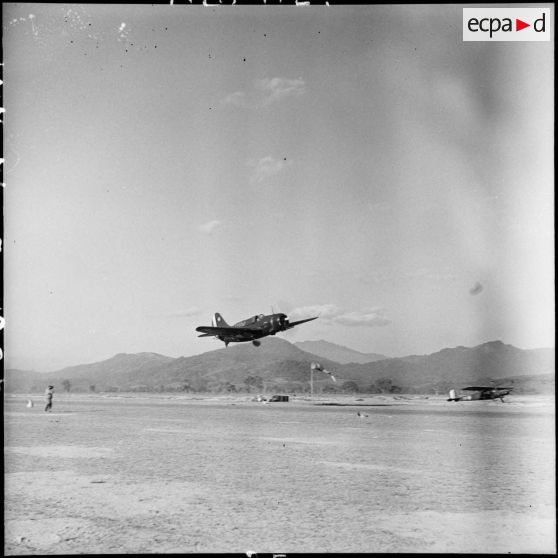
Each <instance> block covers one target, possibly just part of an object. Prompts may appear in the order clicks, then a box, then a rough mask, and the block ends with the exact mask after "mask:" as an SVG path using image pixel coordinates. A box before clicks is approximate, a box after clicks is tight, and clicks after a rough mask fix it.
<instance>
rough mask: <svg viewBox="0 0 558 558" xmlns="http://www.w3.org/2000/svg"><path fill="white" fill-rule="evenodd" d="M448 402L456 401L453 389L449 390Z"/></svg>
mask: <svg viewBox="0 0 558 558" xmlns="http://www.w3.org/2000/svg"><path fill="white" fill-rule="evenodd" d="M448 401H457V396H456V394H455V390H454V389H450V390H449V399H448Z"/></svg>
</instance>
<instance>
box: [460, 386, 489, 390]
mask: <svg viewBox="0 0 558 558" xmlns="http://www.w3.org/2000/svg"><path fill="white" fill-rule="evenodd" d="M487 389H489V390H493V389H494V386H471V387H466V388H463V391H486V390H487Z"/></svg>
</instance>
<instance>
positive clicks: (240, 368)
mask: <svg viewBox="0 0 558 558" xmlns="http://www.w3.org/2000/svg"><path fill="white" fill-rule="evenodd" d="M324 343H325V342H324ZM301 345H302V344H292V343H289V342H288V341H285V340H283V339H279V338H273V337H269V338H266V339H263V340H262V344H261V347H258V348H257V347H254V346H253V345H252V344H250V343H242V344H237V345H231V346H229V347H228V348H220V349H216V350H213V351H209V352H206V353H202V354H199V355H195V356H190V357H179V358H173V357H168V356H164V355H160V354H156V353H138V354H118V355H115V356H114V357H112V358H110V359H108V360H104V361H102V362H96V363H93V364H83V365H78V366H72V367H68V368H64V369H62V370H59V371H55V372H48V373H38V372H29V371H23V370H9V369H8V370H6V371H5V389H6V391H7V392H19V393H42V392H43V391H44V389H45V387H46V385H48V384H49V383H52V384H54V385H55V386H56V391H57V392H58V393H60V392H61V391H63V385H62V382H64V381H65V380H67V381H69V382H70V384H71V388H70V389H71V391H93V390H95V391H172V390H175V391H212V392H227V391H248V390H253V391H264V390H266V389H267V390H268V391H270V390H273V391H278V392H279V391H298V392H301V391H305V390H308V389H309V380H310V363H311V362H312V361H315V360H318V361H319V362H320V363H321V364H322V365H323V366H324V368H326V369H327V370H329V371H330V372H332V373H333V374H334V375H335V376H336V378H337V379H338V381H337V383H334V382H332V380H331V378H330V377H329V376H328V375H326V374H322V373H319V372H315V373H314V375H313V377H314V385H315V388H316V390H318V391H319V390H322V389H323V390H342V389H355V384H356V386H357V387H358V389H360V390H361V391H368V392H374V390H376V391H378V390H380V391H385V390H389V389H397V390H399V391H402V392H407V393H432V392H433V391H435V390H440V391H446V390H448V389H450V388H452V387H453V388H461V387H465V386H467V385H471V384H472V383H475V384H478V383H488V382H490V381H491V380H494V381H497V382H509V381H512V380H513V382H514V386H516V392H521V390H523V391H525V392H529V393H548V392H549V391H554V365H555V361H554V358H555V351H554V349H536V350H522V349H518V348H516V347H513V346H512V345H506V344H504V343H502V342H501V341H493V342H490V343H484V344H483V345H479V346H477V347H471V348H468V347H455V348H451V349H449V348H448V349H443V350H441V351H439V352H436V353H433V354H430V355H422V356H417V355H412V356H407V357H401V358H386V359H383V360H378V361H375V362H367V363H355V362H350V363H340V362H335V361H334V360H330V359H329V358H325V357H324V356H323V355H319V356H318V355H317V354H315V353H312V352H309V351H305V350H303V349H302V348H301ZM331 345H334V344H331ZM302 346H308V345H307V344H304V345H302ZM320 347H323V345H321V344H320V345H319V346H318V348H320ZM339 347H340V346H339ZM334 348H335V345H334ZM340 348H341V349H346V350H345V351H344V352H343V351H339V354H351V353H358V352H357V351H351V349H347V348H344V347H340ZM321 352H322V351H321ZM361 354H364V353H361ZM346 382H354V384H351V385H350V386H349V385H347V384H346ZM344 384H345V385H344ZM390 386H392V387H391V388H390Z"/></svg>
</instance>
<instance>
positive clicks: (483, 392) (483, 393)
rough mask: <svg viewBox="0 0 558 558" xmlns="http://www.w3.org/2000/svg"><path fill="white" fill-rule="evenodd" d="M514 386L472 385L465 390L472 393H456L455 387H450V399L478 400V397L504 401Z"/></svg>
mask: <svg viewBox="0 0 558 558" xmlns="http://www.w3.org/2000/svg"><path fill="white" fill-rule="evenodd" d="M512 390H513V387H494V386H470V387H466V388H463V391H472V392H474V393H472V394H471V395H456V393H455V390H454V389H450V392H449V399H448V401H476V400H478V399H499V400H500V401H501V402H502V403H504V397H505V396H506V395H509V394H510V393H511V391H512Z"/></svg>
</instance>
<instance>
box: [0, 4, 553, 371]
mask: <svg viewBox="0 0 558 558" xmlns="http://www.w3.org/2000/svg"><path fill="white" fill-rule="evenodd" d="M517 6H521V5H515V7H517ZM542 6H550V5H547V4H544V5H542ZM3 48H4V106H5V113H4V114H3V120H4V159H5V161H4V183H5V185H4V239H3V250H4V306H5V308H4V309H3V313H4V314H3V315H4V316H5V319H6V325H5V337H4V339H5V349H4V357H5V363H4V364H5V367H6V368H19V369H28V370H37V371H47V370H56V369H59V368H62V367H65V366H71V365H75V364H82V363H87V362H95V361H100V360H104V359H106V358H110V357H112V356H113V355H114V354H117V353H137V352H156V353H161V354H164V355H168V356H173V357H178V356H190V355H195V354H200V353H203V352H206V351H210V350H214V349H218V348H222V347H224V345H223V344H222V343H221V342H220V341H217V340H215V339H213V338H199V337H198V334H197V333H196V332H195V328H196V327H197V326H199V325H211V318H212V315H213V313H214V312H220V313H221V314H222V315H223V317H224V318H225V320H227V321H228V322H229V323H235V322H238V321H240V320H242V319H244V318H247V317H249V316H252V315H255V314H260V313H263V314H268V313H271V312H272V311H275V312H284V313H286V314H288V315H289V317H290V318H291V320H294V319H302V318H305V317H312V316H316V315H318V316H319V319H317V320H314V321H312V322H309V323H306V324H303V325H301V326H299V327H297V328H294V329H293V330H291V331H289V332H287V333H284V334H280V335H279V336H280V337H282V338H284V339H286V340H288V341H291V342H297V341H304V340H317V339H323V340H326V341H329V342H332V343H337V344H340V345H344V346H347V347H349V348H352V349H355V350H358V351H362V352H373V353H382V354H384V355H386V356H390V357H395V356H406V355H411V354H429V353H433V352H436V351H439V350H441V349H443V348H445V347H456V346H469V347H472V346H476V345H479V344H481V343H485V342H488V341H493V340H501V341H503V342H504V343H509V344H512V345H514V346H516V347H519V348H522V349H532V348H540V347H550V346H554V333H555V332H554V209H553V208H554V192H553V186H554V159H553V143H554V135H553V123H554V52H553V51H554V42H553V41H551V42H463V40H462V6H459V5H419V6H416V5H413V6H410V5H409V6H407V5H354V6H275V7H274V6H264V5H262V6H217V7H215V6H214V7H210V6H192V5H175V4H172V3H171V4H167V5H151V4H145V5H129V4H122V5H119V4H95V5H91V4H16V3H4V4H3ZM255 350H256V349H255Z"/></svg>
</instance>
